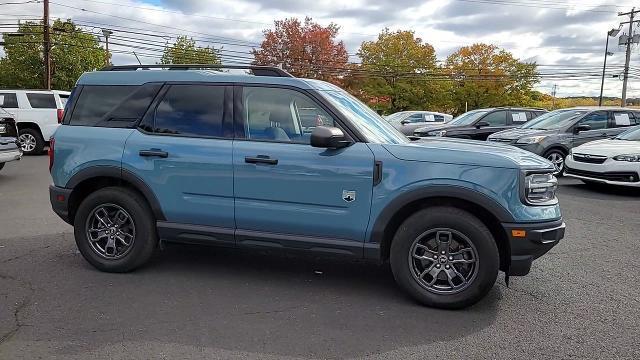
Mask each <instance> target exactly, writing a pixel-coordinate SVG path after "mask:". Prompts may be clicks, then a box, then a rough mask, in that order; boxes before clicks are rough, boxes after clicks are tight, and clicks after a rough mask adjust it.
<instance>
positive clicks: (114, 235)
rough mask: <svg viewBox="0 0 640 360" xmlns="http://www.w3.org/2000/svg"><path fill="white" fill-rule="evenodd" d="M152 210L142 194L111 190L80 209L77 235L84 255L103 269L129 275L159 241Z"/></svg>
mask: <svg viewBox="0 0 640 360" xmlns="http://www.w3.org/2000/svg"><path fill="white" fill-rule="evenodd" d="M151 214H152V212H151V209H150V208H149V206H148V205H147V203H146V200H145V199H144V198H143V197H142V196H140V195H139V194H138V193H136V192H134V191H131V190H129V189H126V188H120V187H108V188H104V189H100V190H98V191H96V192H94V193H92V194H91V195H89V196H88V197H87V198H86V199H84V201H82V203H81V204H80V206H79V207H78V210H77V212H76V216H75V219H74V224H73V226H74V234H75V238H76V244H77V246H78V250H80V253H81V254H82V256H83V257H84V258H85V259H86V260H87V261H88V262H89V263H90V264H91V265H93V266H95V267H96V268H98V269H99V270H102V271H106V272H127V271H131V270H134V269H135V268H137V267H139V266H141V265H142V264H144V263H145V262H147V260H149V258H150V257H151V255H152V254H153V251H154V249H155V246H156V244H157V242H158V240H157V235H156V227H155V222H154V219H153V216H152V215H151Z"/></svg>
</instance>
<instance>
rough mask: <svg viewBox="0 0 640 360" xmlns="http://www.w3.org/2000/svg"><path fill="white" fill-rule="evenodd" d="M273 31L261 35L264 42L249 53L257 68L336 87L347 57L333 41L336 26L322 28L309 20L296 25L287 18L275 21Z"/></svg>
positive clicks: (335, 34)
mask: <svg viewBox="0 0 640 360" xmlns="http://www.w3.org/2000/svg"><path fill="white" fill-rule="evenodd" d="M274 24H275V29H274V30H271V29H267V30H264V31H263V34H264V40H263V41H262V43H261V44H260V48H259V49H254V50H253V56H254V58H255V61H254V63H255V64H257V65H271V66H282V68H283V69H284V70H287V71H289V72H290V73H291V74H293V75H295V76H298V77H306V78H313V79H320V80H325V81H329V82H332V83H336V84H340V83H341V79H342V78H343V76H344V74H345V72H346V66H347V61H348V59H349V56H348V54H347V49H346V47H345V46H344V43H343V42H342V41H336V36H337V35H338V30H339V29H340V28H339V27H338V26H337V25H336V24H333V23H331V24H329V25H328V26H326V27H323V26H322V25H320V24H318V23H315V22H313V21H312V19H311V18H309V17H307V18H305V19H304V23H300V21H299V20H298V19H295V18H291V19H285V20H276V21H275V22H274Z"/></svg>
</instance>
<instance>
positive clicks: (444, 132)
mask: <svg viewBox="0 0 640 360" xmlns="http://www.w3.org/2000/svg"><path fill="white" fill-rule="evenodd" d="M427 135H429V136H445V135H447V130H439V131H429V132H428V133H427Z"/></svg>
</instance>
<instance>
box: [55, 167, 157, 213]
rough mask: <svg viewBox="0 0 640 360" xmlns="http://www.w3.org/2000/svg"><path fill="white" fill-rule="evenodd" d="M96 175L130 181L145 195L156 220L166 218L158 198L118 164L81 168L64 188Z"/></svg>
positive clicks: (70, 187) (74, 185)
mask: <svg viewBox="0 0 640 360" xmlns="http://www.w3.org/2000/svg"><path fill="white" fill-rule="evenodd" d="M96 177H112V178H116V179H121V180H124V181H126V182H128V183H130V184H131V185H133V187H134V188H135V189H136V190H138V191H139V192H140V193H141V194H142V196H144V197H145V199H146V200H147V202H148V203H149V206H150V207H151V211H153V215H154V216H155V218H156V220H166V218H165V216H164V212H163V211H162V207H161V206H160V202H158V198H157V197H156V196H155V194H154V193H153V191H152V190H151V188H150V187H149V186H148V185H147V184H146V183H145V182H144V181H143V180H142V179H140V178H139V177H138V176H137V175H136V174H134V173H132V172H131V171H129V170H126V169H122V168H120V167H118V166H111V165H97V166H90V167H88V168H85V169H82V170H80V171H78V172H77V173H75V174H74V175H73V176H72V177H71V178H70V179H69V181H67V184H66V185H65V188H67V189H73V188H75V187H76V186H78V184H80V183H82V182H84V181H86V180H89V179H91V178H96Z"/></svg>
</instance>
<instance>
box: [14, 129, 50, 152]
mask: <svg viewBox="0 0 640 360" xmlns="http://www.w3.org/2000/svg"><path fill="white" fill-rule="evenodd" d="M23 135H30V136H32V137H33V139H34V140H35V146H34V147H33V148H32V149H30V150H26V149H25V148H24V147H23V148H22V151H23V153H24V154H26V155H40V154H42V151H43V150H44V145H45V144H44V139H43V138H42V135H41V134H40V132H39V131H38V130H36V129H30V128H26V129H21V130H20V131H19V132H18V138H20V137H21V136H23Z"/></svg>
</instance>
